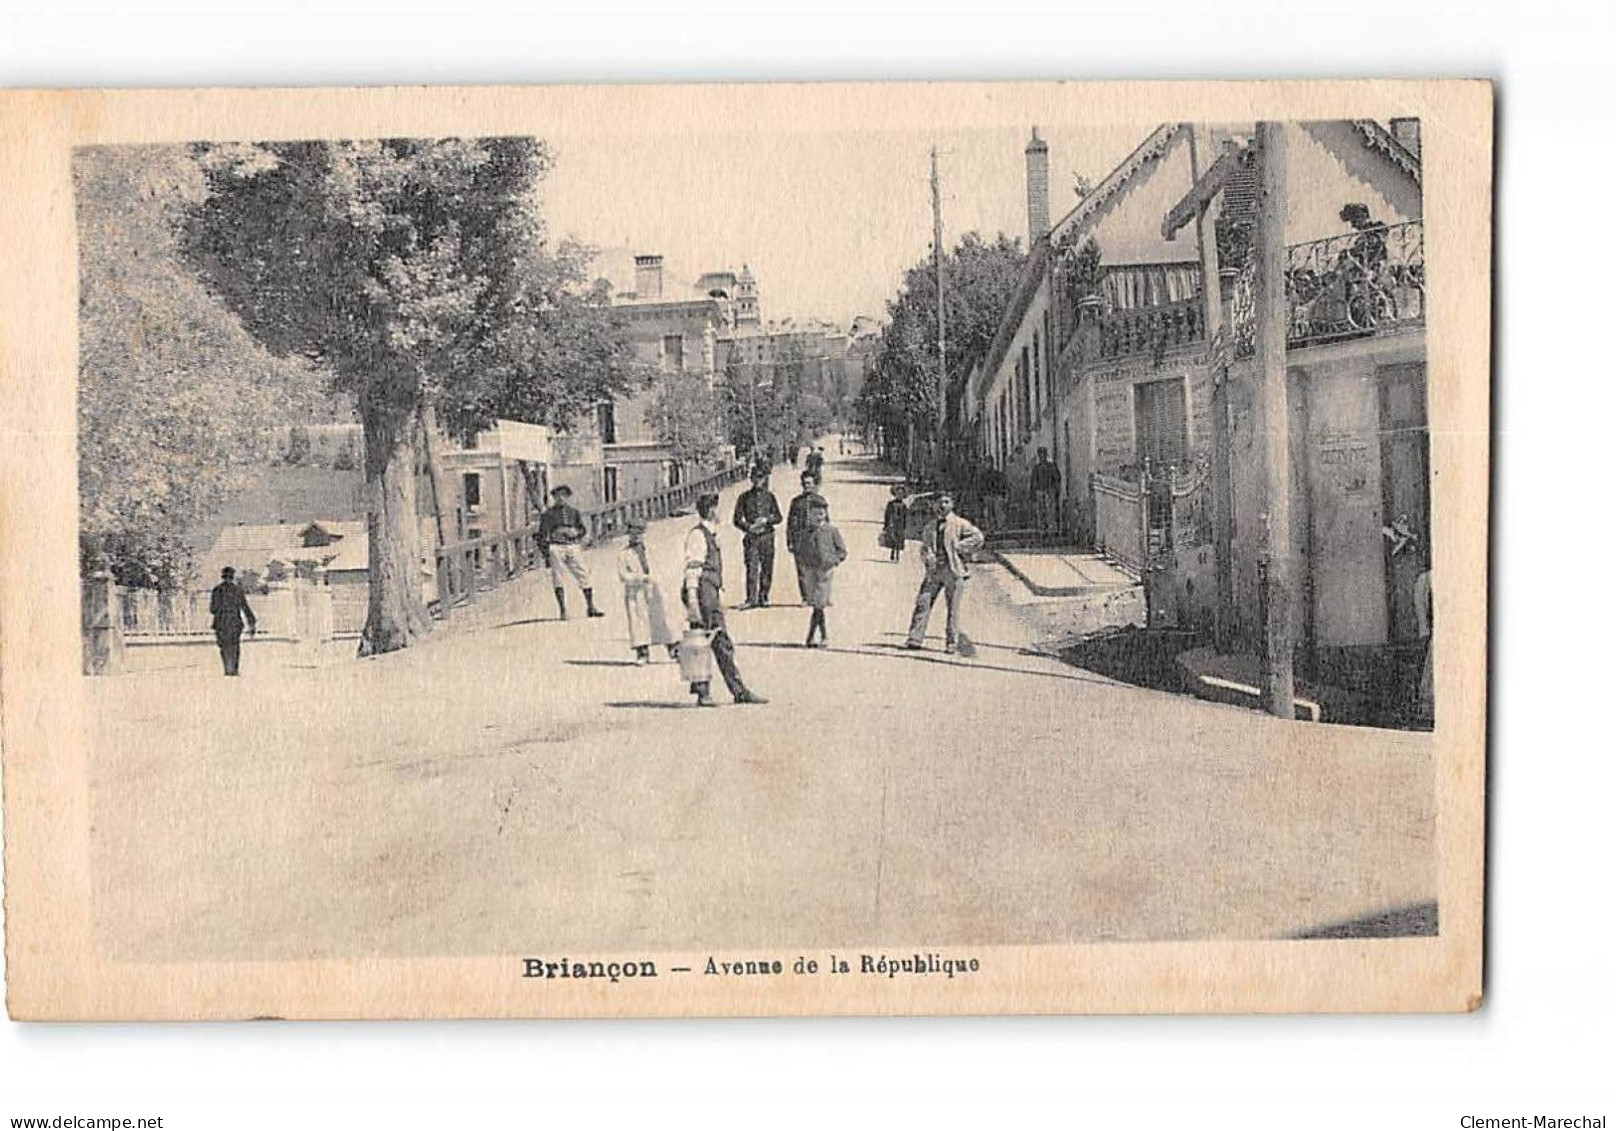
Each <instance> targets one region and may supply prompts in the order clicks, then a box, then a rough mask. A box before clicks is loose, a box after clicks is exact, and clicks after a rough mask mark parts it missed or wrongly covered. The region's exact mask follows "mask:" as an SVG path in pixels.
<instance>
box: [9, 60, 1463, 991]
mask: <svg viewBox="0 0 1616 1131" xmlns="http://www.w3.org/2000/svg"><path fill="white" fill-rule="evenodd" d="M810 103H811V105H812V106H813V116H814V119H815V120H816V121H817V122H819V123H822V124H823V127H824V128H827V129H834V128H855V127H863V128H868V127H870V126H871V125H873V124H877V123H879V124H880V125H883V126H890V127H894V128H903V127H911V128H916V127H923V126H927V125H930V124H933V123H936V122H946V123H948V125H949V126H950V127H951V128H969V127H972V126H984V127H985V126H1002V125H1004V124H1007V123H1014V124H1018V125H1019V124H1024V123H1025V122H1029V121H1054V120H1057V119H1070V118H1074V117H1077V116H1079V115H1081V117H1082V118H1083V119H1084V120H1085V121H1093V122H1130V123H1134V122H1136V123H1140V124H1141V125H1148V124H1150V123H1154V122H1159V121H1166V120H1208V121H1235V120H1252V119H1259V118H1273V119H1290V120H1294V119H1308V118H1315V119H1316V118H1350V117H1373V118H1380V119H1385V118H1388V117H1391V116H1402V115H1415V116H1418V117H1419V118H1420V119H1421V125H1422V134H1421V145H1422V151H1423V153H1422V159H1423V162H1424V166H1425V170H1426V172H1425V177H1424V192H1425V233H1426V235H1425V238H1426V247H1427V262H1428V271H1429V277H1430V281H1431V286H1430V293H1431V295H1432V302H1431V305H1430V307H1429V309H1428V316H1427V351H1428V370H1427V371H1428V375H1429V390H1430V421H1431V465H1432V474H1433V483H1434V487H1433V508H1432V509H1433V515H1434V517H1433V548H1434V553H1435V558H1436V569H1435V572H1434V576H1435V578H1436V581H1437V589H1436V592H1435V594H1434V601H1435V606H1436V615H1435V626H1436V627H1435V630H1436V641H1435V649H1436V656H1437V657H1438V660H1439V668H1438V674H1437V679H1436V698H1437V704H1436V718H1437V729H1436V732H1435V735H1434V770H1435V794H1436V799H1437V816H1436V851H1437V871H1438V891H1439V902H1440V914H1441V933H1440V935H1439V936H1437V937H1434V938H1408V939H1387V940H1370V941H1306V942H1193V943H1150V944H1101V945H1046V946H1025V947H974V948H960V949H958V950H955V951H944V952H942V953H945V955H947V956H950V957H962V956H965V955H970V956H974V957H977V958H978V959H979V960H980V962H981V971H980V972H979V973H976V974H972V975H970V976H968V977H959V978H955V979H952V980H949V979H942V978H939V977H936V976H932V977H926V978H913V977H909V978H898V979H888V978H882V977H848V978H827V977H823V976H821V977H792V976H785V977H781V978H774V979H746V978H742V979H726V978H701V977H680V978H674V977H667V976H664V977H660V978H657V979H655V980H646V981H624V982H621V983H617V984H611V983H607V982H601V981H581V982H571V981H556V980H542V979H523V978H522V977H521V976H520V974H521V959H522V957H524V956H491V957H486V958H464V959H461V958H457V959H432V958H416V959H397V960H383V959H362V960H352V961H347V960H345V961H316V962H233V963H174V964H121V963H115V962H109V961H107V960H105V959H104V958H102V957H101V956H98V955H97V954H96V953H95V951H94V949H93V947H92V939H91V914H90V903H89V901H90V876H89V848H90V844H89V828H88V785H87V780H88V779H87V766H86V743H85V718H84V703H83V698H82V694H81V687H82V684H81V679H80V676H79V674H78V671H79V632H78V586H77V576H76V570H75V568H74V563H75V562H76V560H77V558H76V553H77V504H76V497H77V496H76V472H75V444H74V436H75V419H76V382H75V370H76V335H77V328H76V316H77V266H76V249H75V237H74V219H73V199H72V186H71V179H70V160H71V153H72V150H73V148H74V147H75V146H79V145H91V144H111V143H130V142H157V141H186V140H194V139H200V138H209V139H242V140H246V139H262V138H294V137H377V136H389V135H391V136H398V135H414V136H423V135H451V134H460V135H472V134H499V133H534V134H538V135H540V136H543V135H544V133H545V132H546V130H547V129H555V130H560V129H565V130H566V132H569V133H576V132H578V131H579V130H580V129H581V128H588V129H590V130H594V131H596V132H598V133H599V134H600V135H601V136H603V137H608V138H609V137H610V136H611V135H613V134H622V133H663V132H678V131H685V130H690V129H692V128H693V124H699V123H704V122H722V123H723V125H724V128H725V129H728V130H735V129H740V130H746V129H756V130H759V131H763V130H769V129H773V128H779V127H781V126H784V125H789V124H797V123H800V120H801V118H802V116H803V114H802V107H803V106H804V105H805V104H810ZM694 128H700V127H699V125H697V126H695V127H694ZM1492 173H1493V97H1492V87H1491V85H1490V84H1488V83H1485V82H1479V81H1451V80H1449V81H1350V82H1347V81H1343V82H1329V81H1278V82H1210V83H1200V82H1178V83H1143V82H1112V83H991V84H990V83H971V84H963V83H902V84H876V83H853V84H826V85H806V84H780V85H752V86H738V85H735V86H701V85H690V86H600V87H588V86H570V87H528V88H496V87H488V88H421V87H412V88H372V89H350V90H329V89H328V90H319V89H299V90H269V89H258V90H173V91H99V92H97V91H62V92H12V93H0V200H3V201H4V206H3V207H0V247H4V248H5V249H6V251H7V256H6V259H7V262H6V266H5V268H4V269H3V270H0V428H3V429H4V437H3V441H0V712H3V714H0V741H3V755H4V764H3V768H4V778H3V786H4V805H5V890H6V927H7V930H6V957H7V974H8V977H7V1002H8V1006H9V1009H10V1012H11V1015H12V1016H13V1017H17V1018H22V1019H157V1018H164V1019H167V1018H173V1019H183V1018H249V1017H262V1016H275V1017H294V1018H399V1017H552V1016H553V1017H563V1016H600V1017H609V1016H692V1015H695V1016H700V1015H796V1014H920V1013H923V1014H985V1013H1062V1012H1104V1013H1113V1012H1135V1013H1153V1012H1292V1011H1309V1012H1316V1011H1368V1012H1389V1011H1458V1010H1466V1009H1474V1008H1476V1007H1477V1006H1478V1005H1479V1003H1480V1000H1481V998H1480V995H1481V974H1482V965H1481V960H1482V927H1483V906H1482V899H1483V866H1484V853H1483V847H1484V823H1485V801H1484V791H1485V780H1484V779H1485V770H1486V746H1485V743H1486V677H1487V634H1486V627H1487V559H1488V523H1487V516H1488V500H1489V488H1490V474H1489V473H1490V455H1489V411H1490V409H1489V405H1490V400H1489V398H1490V384H1489V374H1490V369H1489V366H1490V349H1491V333H1490V329H1491V309H1490V304H1491V293H1492V292H1491V263H1492V259H1491V239H1492V228H1491V219H1492V180H1493V178H1492ZM1304 733H1305V738H1304V737H1303V736H1304ZM1372 735H1373V732H1363V731H1357V730H1354V729H1352V728H1345V727H1315V728H1309V729H1307V730H1306V731H1305V732H1304V731H1303V730H1302V729H1301V728H1298V729H1297V730H1296V731H1295V732H1291V731H1290V730H1289V729H1288V728H1285V730H1284V735H1283V738H1282V739H1281V742H1280V744H1281V745H1283V746H1284V747H1285V748H1286V749H1289V750H1290V751H1291V753H1292V756H1306V748H1307V747H1319V746H1335V745H1338V744H1339V745H1346V746H1351V745H1354V744H1357V743H1362V742H1364V741H1372V740H1373V739H1372ZM1295 739H1302V741H1301V742H1299V743H1294V745H1293V742H1294V740H1295ZM1296 746H1300V747H1302V749H1296V748H1295V747H1296ZM885 942H886V943H887V944H888V945H886V946H884V947H883V948H882V949H884V950H885V951H886V952H888V953H907V952H909V951H912V949H913V948H912V947H910V948H905V947H904V945H903V943H904V940H901V939H894V940H885ZM850 943H851V944H852V945H850V947H849V949H850V950H852V951H854V952H855V953H856V952H857V951H859V950H861V949H862V950H866V951H873V949H874V948H873V946H872V945H871V944H870V942H869V940H850ZM754 949H756V948H754ZM767 949H768V950H769V956H770V957H779V958H780V959H781V960H782V961H784V962H786V963H787V964H788V969H789V963H790V962H791V961H792V960H793V959H795V958H796V957H797V955H799V954H808V955H815V954H818V955H819V957H820V958H821V959H822V958H823V954H822V953H820V952H821V951H823V949H824V948H818V947H816V948H811V949H808V950H802V949H798V948H796V947H795V946H793V944H792V941H791V940H790V939H781V940H778V942H777V944H776V945H775V946H773V947H771V948H767ZM933 949H936V948H933ZM713 953H714V954H716V955H717V956H718V957H720V958H722V957H726V956H729V957H759V956H760V955H757V954H754V953H748V954H746V955H734V954H726V953H721V952H713ZM574 957H589V956H574ZM598 957H601V958H618V959H626V958H629V957H636V958H637V957H650V958H654V959H655V960H656V961H657V963H658V966H659V968H660V967H664V966H674V965H685V966H696V967H698V968H699V966H700V965H701V964H703V963H705V961H706V959H707V957H708V955H707V954H705V953H703V954H695V953H684V954H680V953H658V954H654V955H646V956H638V955H636V956H629V955H609V956H608V955H600V956H598Z"/></svg>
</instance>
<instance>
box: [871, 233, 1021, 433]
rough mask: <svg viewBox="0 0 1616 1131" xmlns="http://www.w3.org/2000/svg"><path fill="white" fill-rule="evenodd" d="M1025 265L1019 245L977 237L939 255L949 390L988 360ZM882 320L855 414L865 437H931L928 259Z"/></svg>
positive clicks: (932, 288) (934, 370)
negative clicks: (867, 434)
mask: <svg viewBox="0 0 1616 1131" xmlns="http://www.w3.org/2000/svg"><path fill="white" fill-rule="evenodd" d="M1026 259H1027V257H1026V253H1025V252H1023V251H1022V249H1021V244H1020V241H1018V240H1014V239H1011V238H1010V237H1008V236H1005V235H1003V234H1001V235H999V237H998V238H997V239H996V240H994V241H992V242H991V243H990V242H988V241H986V240H984V239H983V238H982V237H981V236H980V235H978V234H977V233H976V232H967V233H966V234H965V235H964V236H963V237H962V238H961V239H960V242H959V244H958V245H957V246H956V247H955V248H954V249H953V250H952V251H950V252H948V253H946V254H945V255H944V256H943V279H944V296H945V303H946V309H945V312H944V316H945V320H946V321H945V330H946V332H947V356H948V374H947V379H948V383H949V386H950V387H955V386H956V385H957V384H958V383H959V382H963V381H964V380H965V378H966V377H967V376H968V375H969V373H970V371H971V367H972V366H973V365H975V364H976V363H977V362H978V361H981V360H982V359H983V358H984V357H986V356H987V352H988V349H989V348H990V347H991V346H992V344H993V336H994V334H995V332H996V331H997V329H998V325H999V319H1000V318H1001V317H1003V315H1004V312H1005V310H1006V309H1007V308H1008V307H1009V305H1010V300H1011V298H1012V297H1013V296H1014V294H1015V290H1016V286H1017V284H1018V283H1019V281H1020V278H1021V272H1022V269H1023V267H1024V266H1025V264H1026ZM887 313H888V322H887V326H886V329H885V330H884V331H883V332H882V335H881V341H880V344H879V345H878V346H877V348H876V352H875V360H874V363H873V365H872V367H871V372H870V375H869V378H868V379H867V380H866V381H865V383H864V387H863V388H862V389H861V390H860V392H859V396H858V400H857V403H856V405H855V410H856V412H857V414H858V417H859V419H860V422H861V423H862V424H863V425H864V427H865V428H866V430H869V431H874V432H878V433H880V434H882V435H884V436H886V437H888V438H889V439H891V438H893V437H897V436H899V435H903V434H905V433H906V432H907V431H908V429H909V428H910V427H911V426H913V427H914V429H915V430H916V432H917V434H919V435H923V436H932V435H934V434H935V432H936V422H937V385H938V381H937V377H938V358H937V276H936V272H935V270H934V268H933V265H932V263H931V261H930V260H929V259H928V260H924V261H922V262H920V263H917V264H915V265H914V266H913V267H911V268H909V270H908V271H907V272H905V274H904V280H903V285H902V287H901V288H900V289H899V292H898V296H897V297H896V298H895V299H893V300H892V301H891V302H889V303H888V304H887Z"/></svg>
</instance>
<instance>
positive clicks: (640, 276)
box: [634, 255, 662, 302]
mask: <svg viewBox="0 0 1616 1131" xmlns="http://www.w3.org/2000/svg"><path fill="white" fill-rule="evenodd" d="M634 294H635V297H637V298H638V299H639V300H640V301H641V302H656V301H657V300H659V299H661V297H662V257H661V256H660V255H636V256H635V257H634Z"/></svg>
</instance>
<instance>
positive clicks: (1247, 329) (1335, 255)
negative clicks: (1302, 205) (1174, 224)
mask: <svg viewBox="0 0 1616 1131" xmlns="http://www.w3.org/2000/svg"><path fill="white" fill-rule="evenodd" d="M1253 288H1254V275H1253V264H1252V263H1251V262H1249V261H1248V262H1247V264H1246V266H1245V267H1244V268H1243V269H1242V270H1241V271H1240V273H1239V274H1238V275H1237V276H1236V277H1235V280H1234V289H1233V293H1232V295H1231V297H1230V302H1229V324H1230V328H1231V330H1232V337H1233V340H1234V346H1235V352H1236V354H1237V355H1240V356H1244V357H1249V356H1250V355H1251V354H1252V353H1253V352H1254V349H1255V345H1256V301H1255V291H1254V289H1253ZM1285 298H1286V307H1287V311H1288V314H1287V323H1286V327H1285V344H1286V345H1287V346H1288V347H1289V348H1291V349H1296V348H1299V347H1302V346H1311V345H1320V344H1323V343H1325V342H1334V341H1345V340H1348V339H1352V338H1362V337H1368V336H1370V335H1373V334H1378V333H1385V332H1387V331H1389V330H1394V329H1399V328H1402V327H1407V326H1417V325H1421V324H1423V323H1424V321H1425V226H1424V224H1423V223H1422V222H1421V221H1419V220H1414V221H1410V222H1409V223H1406V224H1393V225H1390V226H1387V227H1378V228H1370V229H1367V230H1365V231H1361V232H1354V233H1353V234H1352V235H1346V236H1331V237H1329V238H1328V239H1322V240H1312V241H1310V242H1308V243H1301V244H1295V245H1293V246H1291V247H1288V248H1286V249H1285Z"/></svg>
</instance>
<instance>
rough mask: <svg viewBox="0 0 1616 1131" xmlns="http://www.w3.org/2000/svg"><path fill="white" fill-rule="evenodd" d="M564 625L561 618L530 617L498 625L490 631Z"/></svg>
mask: <svg viewBox="0 0 1616 1131" xmlns="http://www.w3.org/2000/svg"><path fill="white" fill-rule="evenodd" d="M562 623H564V622H563V621H562V619H561V618H560V617H528V618H526V619H525V620H508V621H506V622H505V623H504V624H496V625H494V627H493V628H492V629H491V630H490V631H493V632H498V631H499V630H500V629H502V628H521V627H522V626H523V625H527V624H562Z"/></svg>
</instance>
